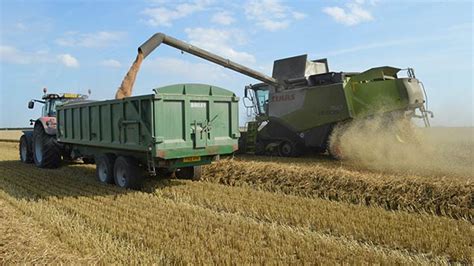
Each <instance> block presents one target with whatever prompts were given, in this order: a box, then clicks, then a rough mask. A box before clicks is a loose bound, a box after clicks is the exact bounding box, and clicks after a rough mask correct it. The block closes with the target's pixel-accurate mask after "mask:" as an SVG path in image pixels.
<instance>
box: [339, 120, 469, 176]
mask: <svg viewBox="0 0 474 266" xmlns="http://www.w3.org/2000/svg"><path fill="white" fill-rule="evenodd" d="M473 134H474V129H473V128H419V127H416V126H415V125H414V124H413V123H412V122H410V121H409V120H407V119H403V120H402V119H399V120H389V121H387V120H385V119H382V118H373V119H366V120H360V121H352V122H349V123H346V124H344V125H341V126H338V127H336V128H335V130H334V132H333V134H332V135H331V139H330V147H331V149H334V148H335V147H336V148H338V149H339V153H340V154H341V157H342V159H344V160H348V161H351V162H354V163H356V164H361V165H363V166H365V167H367V168H371V169H376V170H388V171H392V172H403V173H413V174H420V175H443V176H453V175H455V176H459V177H463V178H467V179H468V180H474V160H473V159H474V158H473V152H474V135H473Z"/></svg>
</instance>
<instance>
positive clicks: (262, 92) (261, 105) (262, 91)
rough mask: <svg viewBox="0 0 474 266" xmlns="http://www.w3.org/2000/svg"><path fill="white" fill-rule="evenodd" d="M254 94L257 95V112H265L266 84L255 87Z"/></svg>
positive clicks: (266, 102)
mask: <svg viewBox="0 0 474 266" xmlns="http://www.w3.org/2000/svg"><path fill="white" fill-rule="evenodd" d="M255 95H256V96H257V105H258V112H259V113H260V114H266V113H267V108H268V86H262V87H259V88H256V89H255Z"/></svg>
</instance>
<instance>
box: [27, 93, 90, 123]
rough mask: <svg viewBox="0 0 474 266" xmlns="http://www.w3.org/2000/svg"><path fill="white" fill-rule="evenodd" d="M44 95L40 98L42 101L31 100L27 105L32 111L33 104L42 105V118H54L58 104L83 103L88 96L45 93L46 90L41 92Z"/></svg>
mask: <svg viewBox="0 0 474 266" xmlns="http://www.w3.org/2000/svg"><path fill="white" fill-rule="evenodd" d="M43 91H44V92H45V94H44V95H43V97H42V98H41V99H42V100H36V99H33V100H31V101H30V102H29V103H28V108H29V109H33V108H34V106H35V102H38V103H42V104H44V105H43V109H42V112H41V116H42V117H55V116H56V106H57V105H58V104H62V103H66V102H71V101H83V100H87V98H88V95H84V94H77V93H62V94H55V93H46V90H43Z"/></svg>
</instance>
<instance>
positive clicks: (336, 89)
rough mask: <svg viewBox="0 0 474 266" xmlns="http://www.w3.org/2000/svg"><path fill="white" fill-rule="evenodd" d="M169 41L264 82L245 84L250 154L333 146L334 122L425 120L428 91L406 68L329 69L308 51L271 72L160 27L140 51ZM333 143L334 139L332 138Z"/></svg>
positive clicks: (243, 147)
mask: <svg viewBox="0 0 474 266" xmlns="http://www.w3.org/2000/svg"><path fill="white" fill-rule="evenodd" d="M162 43H164V44H167V45H169V46H172V47H175V48H177V49H179V50H181V51H183V52H188V53H190V54H193V55H195V56H198V57H201V58H203V59H206V60H208V61H211V62H213V63H216V64H218V65H221V66H224V67H226V68H229V69H232V70H234V71H237V72H239V73H242V74H244V75H247V76H249V77H252V78H255V79H257V80H260V81H262V82H263V83H259V84H255V85H249V86H247V87H246V88H245V98H244V103H245V106H246V107H247V108H248V110H250V111H251V113H252V114H253V115H254V117H255V119H254V121H251V122H248V123H247V130H246V132H242V134H241V138H240V140H239V146H240V147H239V150H240V151H242V152H246V153H254V154H272V155H280V156H299V155H301V154H302V153H304V152H306V151H308V150H311V151H317V152H326V151H327V150H329V151H330V153H331V152H332V155H334V156H335V157H338V156H339V155H338V154H335V153H337V151H338V148H337V147H333V148H330V147H329V139H330V136H331V133H332V132H333V130H334V128H336V127H337V126H338V125H341V124H345V123H347V122H350V121H352V120H354V119H365V118H370V117H373V116H385V117H387V121H388V123H390V121H391V120H393V119H400V118H403V119H411V118H413V117H418V118H422V119H423V121H424V124H425V126H429V115H431V116H433V114H432V112H430V111H428V110H427V108H426V106H425V104H426V92H425V90H424V87H423V84H422V83H421V82H420V81H419V80H418V79H417V78H416V77H415V73H414V70H413V69H411V68H408V69H405V70H406V73H407V75H406V77H403V78H402V77H399V76H398V75H399V74H400V72H401V71H402V69H400V68H395V67H389V66H385V67H376V68H372V69H369V70H367V71H364V72H362V73H349V72H331V71H329V67H328V63H327V60H326V59H321V60H314V61H310V60H308V59H307V55H301V56H296V57H291V58H285V59H280V60H276V61H275V62H274V65H273V75H272V77H270V76H267V75H265V74H263V73H260V72H258V71H256V70H253V69H251V68H249V67H246V66H243V65H240V64H238V63H235V62H232V61H231V60H229V59H225V58H223V57H221V56H218V55H216V54H213V53H211V52H209V51H205V50H203V49H200V48H198V47H195V46H193V45H190V44H188V43H185V42H182V41H180V40H177V39H175V38H173V37H170V36H167V35H165V34H163V33H157V34H155V35H153V36H152V37H151V38H150V39H149V40H148V41H146V42H145V43H144V44H143V45H142V46H140V48H139V52H141V53H143V55H144V57H146V56H147V55H148V54H150V53H151V52H152V51H153V50H154V49H155V48H156V47H158V46H159V45H160V44H162ZM336 143H337V142H336Z"/></svg>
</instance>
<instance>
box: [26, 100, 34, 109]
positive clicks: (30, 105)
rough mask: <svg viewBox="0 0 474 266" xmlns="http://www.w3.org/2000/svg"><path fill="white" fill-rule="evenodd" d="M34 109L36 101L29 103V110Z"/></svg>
mask: <svg viewBox="0 0 474 266" xmlns="http://www.w3.org/2000/svg"><path fill="white" fill-rule="evenodd" d="M33 107H35V102H34V101H29V102H28V108H29V109H33Z"/></svg>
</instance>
